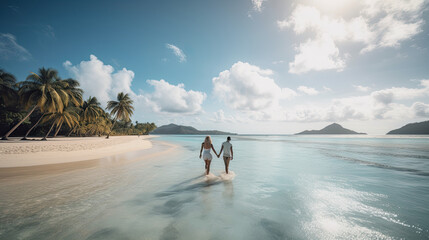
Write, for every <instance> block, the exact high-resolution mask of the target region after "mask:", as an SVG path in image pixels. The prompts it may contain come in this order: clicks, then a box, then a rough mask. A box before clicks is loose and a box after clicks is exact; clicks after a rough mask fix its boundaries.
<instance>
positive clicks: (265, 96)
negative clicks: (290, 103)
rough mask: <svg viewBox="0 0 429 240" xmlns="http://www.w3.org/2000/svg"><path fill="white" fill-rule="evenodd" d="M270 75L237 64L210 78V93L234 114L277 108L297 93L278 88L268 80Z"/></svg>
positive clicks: (269, 72)
mask: <svg viewBox="0 0 429 240" xmlns="http://www.w3.org/2000/svg"><path fill="white" fill-rule="evenodd" d="M272 74H273V72H272V71H271V70H270V69H261V68H259V67H258V66H255V65H251V64H249V63H244V62H237V63H234V64H233V65H232V67H231V68H230V69H229V70H225V71H223V72H221V73H219V76H217V77H215V78H213V80H212V81H213V85H214V89H213V93H214V95H215V96H216V97H218V98H219V99H221V100H223V101H224V103H225V104H226V105H227V106H228V107H231V108H232V109H236V110H243V111H258V110H266V109H269V108H273V107H277V106H278V105H279V101H280V100H281V99H287V98H292V97H295V96H296V95H297V93H296V92H295V91H293V90H292V89H289V88H281V87H279V86H278V85H277V84H276V83H275V81H274V79H272V78H271V75H272Z"/></svg>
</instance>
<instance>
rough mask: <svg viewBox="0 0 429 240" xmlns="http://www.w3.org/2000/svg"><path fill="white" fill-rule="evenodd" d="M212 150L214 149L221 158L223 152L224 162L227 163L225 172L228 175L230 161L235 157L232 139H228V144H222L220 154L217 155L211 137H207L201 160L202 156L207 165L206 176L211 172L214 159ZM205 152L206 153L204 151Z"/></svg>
mask: <svg viewBox="0 0 429 240" xmlns="http://www.w3.org/2000/svg"><path fill="white" fill-rule="evenodd" d="M210 149H213V152H214V153H215V154H216V156H217V157H218V158H219V157H220V155H221V154H222V151H223V162H224V163H225V172H226V174H228V167H229V161H231V160H232V159H233V157H234V152H233V151H232V144H231V137H227V138H226V142H224V143H222V147H221V149H220V152H219V154H217V153H216V150H215V149H214V147H213V144H212V139H211V137H210V136H206V138H205V139H204V142H203V143H202V144H201V150H200V158H201V156H202V157H203V159H204V162H205V163H206V175H208V174H209V172H210V163H211V161H212V159H213V157H212V154H211V153H210ZM203 150H204V151H203ZM201 154H202V155H201Z"/></svg>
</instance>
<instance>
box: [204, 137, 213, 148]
mask: <svg viewBox="0 0 429 240" xmlns="http://www.w3.org/2000/svg"><path fill="white" fill-rule="evenodd" d="M211 146H212V138H211V137H210V136H206V138H205V139H204V147H205V148H210V147H211Z"/></svg>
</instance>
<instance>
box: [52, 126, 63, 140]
mask: <svg viewBox="0 0 429 240" xmlns="http://www.w3.org/2000/svg"><path fill="white" fill-rule="evenodd" d="M62 126H63V122H61V124H60V125H59V126H58V127H57V131H55V134H54V137H56V136H57V134H58V132H59V131H60V129H61V127H62Z"/></svg>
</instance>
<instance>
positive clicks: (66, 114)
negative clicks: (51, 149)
mask: <svg viewBox="0 0 429 240" xmlns="http://www.w3.org/2000/svg"><path fill="white" fill-rule="evenodd" d="M76 110H77V109H76V107H72V106H69V107H66V108H64V111H62V112H52V113H49V114H47V115H46V117H45V118H44V119H43V122H48V121H50V120H53V122H52V125H51V128H50V129H49V131H48V133H47V134H46V136H45V137H43V138H42V140H46V138H47V137H48V136H49V134H50V133H51V131H52V129H53V128H54V126H56V127H57V131H56V133H55V135H54V137H55V136H56V135H57V134H58V132H59V131H60V129H61V127H62V125H63V123H65V124H67V126H68V127H70V128H71V127H73V126H75V125H76V124H78V123H79V115H78V114H77V113H76Z"/></svg>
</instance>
